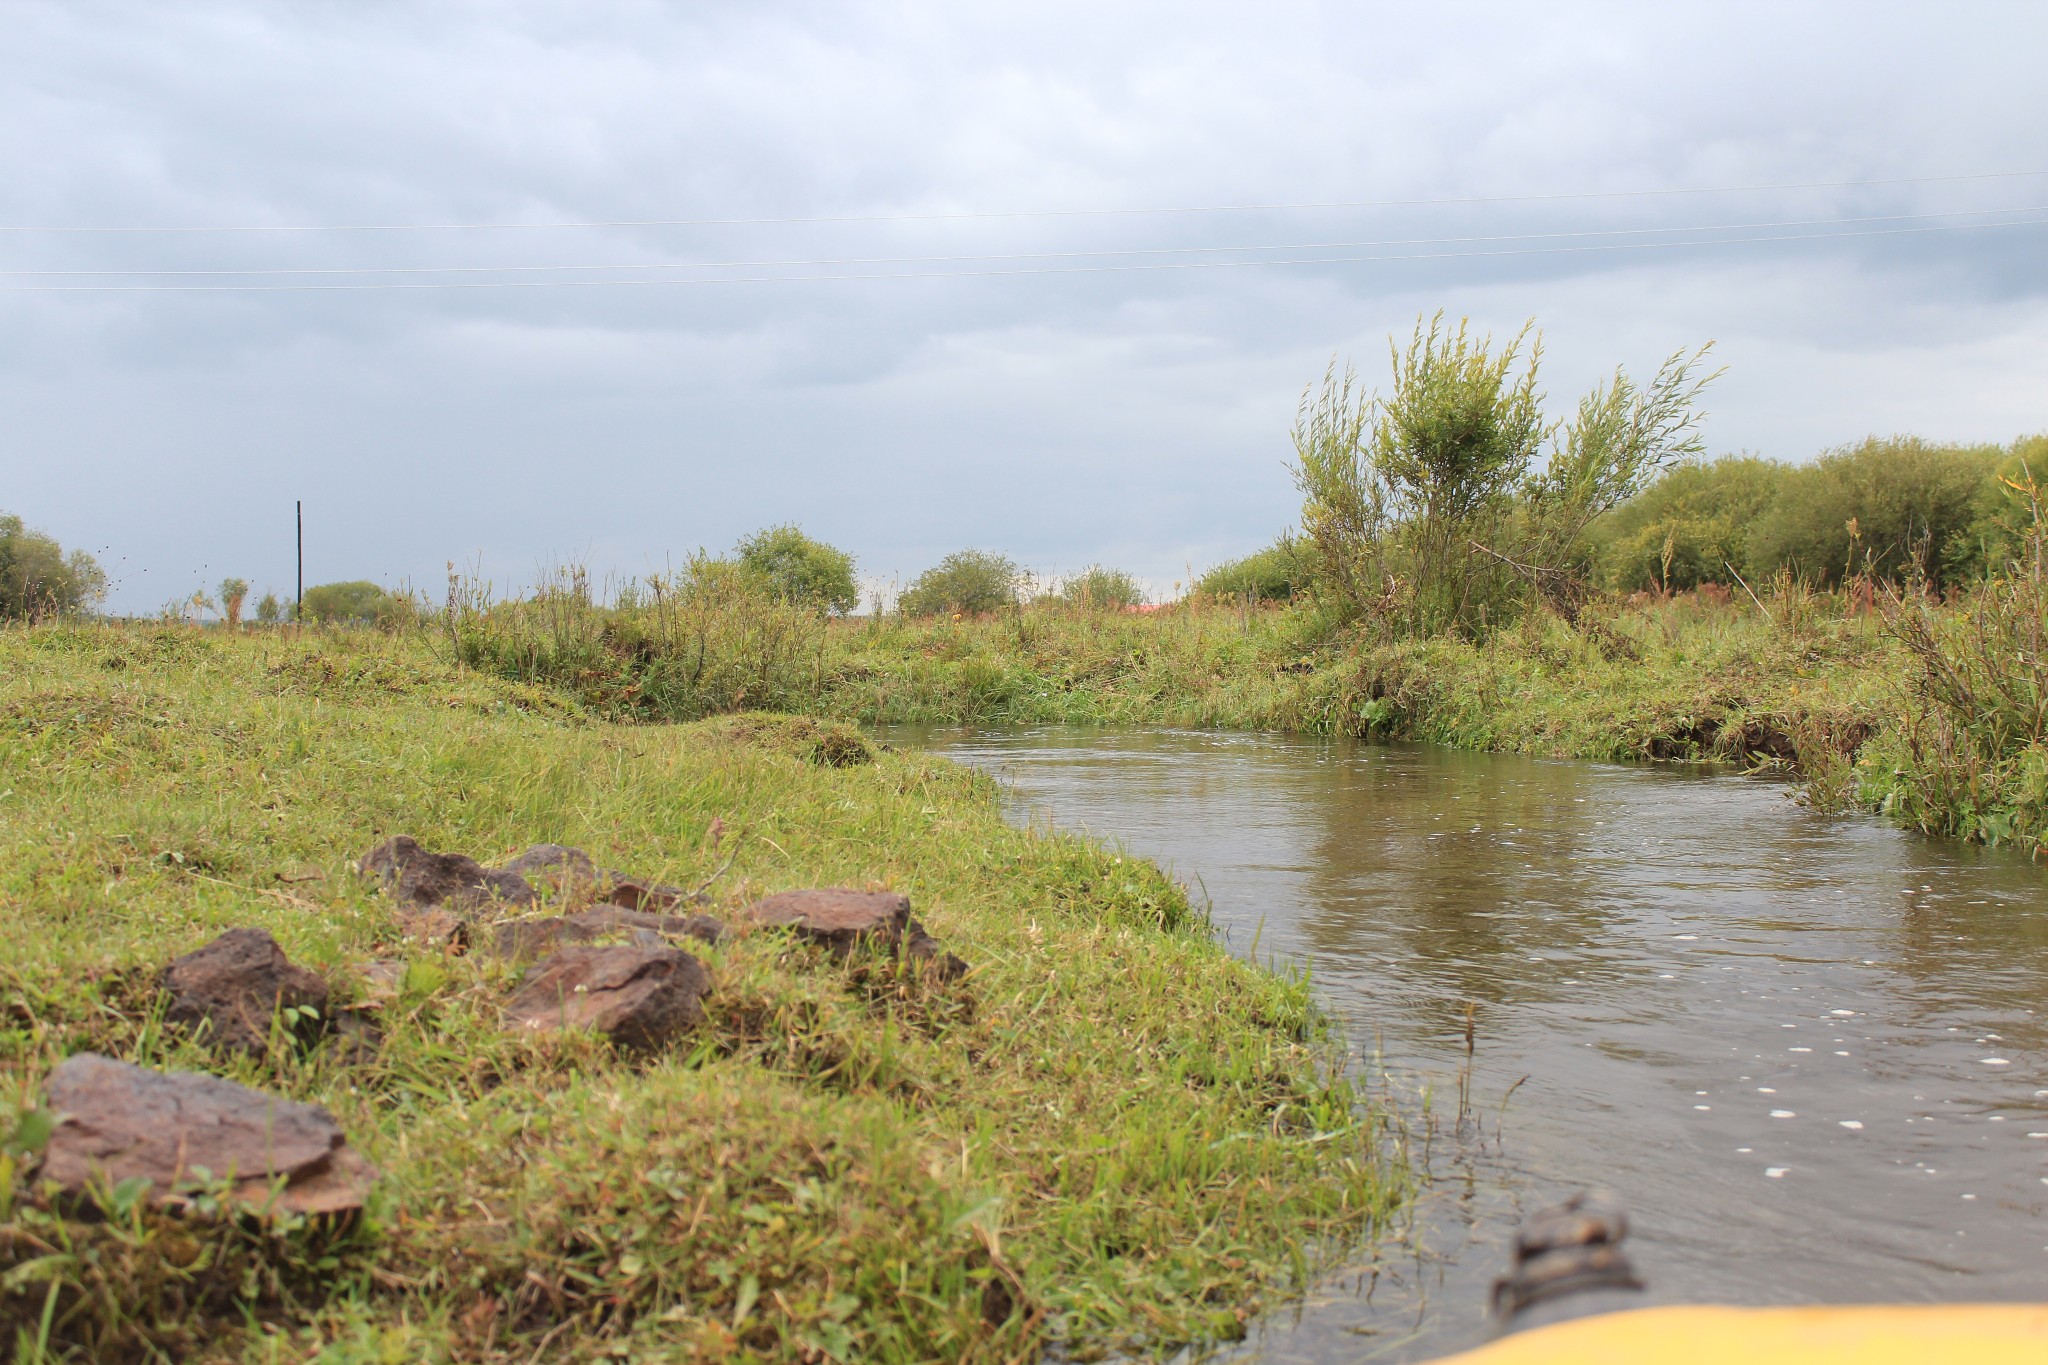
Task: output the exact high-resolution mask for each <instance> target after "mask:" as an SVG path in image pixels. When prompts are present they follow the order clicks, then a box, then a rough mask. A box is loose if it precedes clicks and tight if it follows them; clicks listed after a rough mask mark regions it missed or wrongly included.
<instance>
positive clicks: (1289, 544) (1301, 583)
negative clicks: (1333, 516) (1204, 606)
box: [1195, 535, 1314, 602]
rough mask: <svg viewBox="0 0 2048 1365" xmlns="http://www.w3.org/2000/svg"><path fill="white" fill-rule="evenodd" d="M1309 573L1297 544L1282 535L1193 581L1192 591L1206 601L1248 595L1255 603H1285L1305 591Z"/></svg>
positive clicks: (1300, 548) (1307, 565)
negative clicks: (1268, 543) (1209, 598)
mask: <svg viewBox="0 0 2048 1365" xmlns="http://www.w3.org/2000/svg"><path fill="white" fill-rule="evenodd" d="M1313 569H1314V565H1313V564H1312V563H1311V561H1310V559H1309V556H1308V555H1307V554H1306V553H1305V552H1304V550H1303V548H1302V544H1301V542H1300V541H1298V540H1296V539H1295V538H1294V537H1293V536H1292V535H1283V536H1281V537H1280V539H1278V540H1277V541H1275V542H1273V543H1272V544H1271V545H1268V546H1267V547H1266V548H1265V549H1263V550H1259V551H1256V552H1254V553H1252V554H1248V555H1246V556H1245V557H1244V558H1243V559H1231V560H1226V561H1224V562H1223V563H1221V564H1218V565H1217V566H1215V567H1214V568H1212V569H1210V570H1208V571H1207V572H1205V573H1204V574H1203V575H1202V576H1201V577H1200V578H1199V579H1197V580H1195V591H1196V592H1197V593H1199V594H1202V595H1203V596H1206V597H1228V598H1242V597H1244V596H1245V595H1246V594H1247V593H1249V594H1250V595H1251V597H1252V599H1253V600H1254V601H1258V602H1286V601H1290V600H1292V599H1293V597H1294V596H1295V595H1296V594H1297V593H1305V592H1307V591H1308V589H1309V584H1310V581H1311V575H1312V572H1313Z"/></svg>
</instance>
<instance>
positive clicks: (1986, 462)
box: [1749, 436, 2005, 586]
mask: <svg viewBox="0 0 2048 1365" xmlns="http://www.w3.org/2000/svg"><path fill="white" fill-rule="evenodd" d="M2004 455H2005V452H2004V451H2003V450H2002V449H2000V448H1999V447H1997V446H1953V445H1937V444H1935V443H1933V442H1931V441H1924V440H1921V439H1920V438H1919V437H1917V436H1893V437H1882V438H1880V437H1872V438H1870V439H1869V440H1866V441H1864V442H1862V443H1861V444H1860V445H1855V446H1847V447H1843V448H1842V449H1839V450H1832V451H1829V452H1828V453H1827V454H1825V455H1823V456H1821V457H1820V459H1818V460H1816V461H1815V462H1814V463H1812V464H1808V465H1797V466H1794V467H1792V468H1790V469H1788V470H1787V471H1786V472H1785V477H1784V479H1783V481H1782V482H1781V484H1780V485H1779V488H1778V494H1777V497H1776V498H1774V499H1773V500H1772V502H1771V505H1770V507H1769V508H1768V509H1767V510H1766V511H1765V512H1764V513H1763V515H1762V516H1761V517H1759V518H1758V520H1757V524H1756V527H1755V529H1754V530H1753V531H1752V532H1751V533H1750V538H1749V555H1750V567H1751V568H1752V569H1753V570H1754V571H1755V573H1756V574H1757V575H1758V576H1766V575H1769V574H1772V573H1775V572H1776V571H1777V570H1779V569H1781V568H1786V569H1790V570H1791V571H1792V572H1793V573H1795V574H1797V575H1798V576H1799V577H1801V578H1803V579H1805V580H1806V581H1808V582H1810V583H1816V584H1821V585H1824V586H1833V585H1834V584H1837V583H1840V582H1841V581H1842V579H1843V578H1844V577H1845V576H1847V575H1849V574H1854V573H1860V572H1863V571H1865V568H1866V566H1867V567H1868V570H1869V572H1871V573H1873V574H1875V575H1877V576H1878V577H1881V578H1899V577H1903V576H1906V575H1908V574H1912V573H1916V572H1919V571H1921V570H1923V569H1924V570H1925V572H1926V573H1927V575H1928V576H1929V577H1930V578H1931V579H1932V580H1933V581H1934V582H1935V583H1937V584H1940V585H1944V586H1945V585H1947V584H1950V583H1955V582H1961V581H1963V580H1965V579H1968V578H1970V577H1972V576H1974V575H1975V574H1976V573H1977V572H1978V571H1980V570H1981V569H1982V567H1983V551H1982V549H1981V547H1980V546H1979V544H1978V542H1977V538H1976V537H1975V536H1974V535H1973V534H1972V529H1973V524H1974V523H1975V522H1976V521H1977V519H1978V517H1979V516H1980V514H1981V513H1980V507H1981V503H1980V494H1981V492H1982V490H1983V488H1984V486H1985V484H1986V483H1988V482H1989V481H1990V480H1991V478H1992V475H1993V473H1994V471H1995V470H1996V468H1997V467H1998V464H1999V462H2000V460H2001V458H2002V457H2003V456H2004Z"/></svg>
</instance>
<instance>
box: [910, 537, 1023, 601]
mask: <svg viewBox="0 0 2048 1365" xmlns="http://www.w3.org/2000/svg"><path fill="white" fill-rule="evenodd" d="M1023 577H1024V574H1023V571H1022V570H1020V569H1019V568H1018V567H1017V566H1016V564H1015V563H1014V562H1012V561H1011V560H1008V559H1005V558H1004V557H1003V556H1001V555H999V554H991V553H990V552H988V551H986V550H956V551H954V552H953V553H952V554H949V555H947V556H946V557H945V558H944V559H942V560H940V561H939V562H938V563H937V564H935V565H934V566H932V567H931V568H929V569H926V570H925V571H924V572H923V573H921V574H919V575H918V576H917V578H916V579H915V581H913V582H912V583H911V585H910V586H909V587H907V588H905V589H904V590H903V593H902V595H901V596H900V597H898V598H897V599H896V609H897V610H898V611H900V612H902V613H903V614H904V615H906V616H937V615H938V614H940V613H941V612H948V611H957V612H964V613H967V614H970V615H971V614H973V613H975V612H983V611H996V610H999V609H1000V608H1003V607H1007V606H1012V605H1014V604H1015V603H1016V601H1017V585H1018V583H1019V582H1020V581H1022V579H1023Z"/></svg>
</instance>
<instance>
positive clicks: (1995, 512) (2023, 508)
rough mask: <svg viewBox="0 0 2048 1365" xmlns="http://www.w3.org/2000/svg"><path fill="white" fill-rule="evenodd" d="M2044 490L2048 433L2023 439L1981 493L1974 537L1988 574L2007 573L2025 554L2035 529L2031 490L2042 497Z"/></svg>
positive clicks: (2047, 484) (1972, 530)
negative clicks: (2014, 558) (2027, 539)
mask: <svg viewBox="0 0 2048 1365" xmlns="http://www.w3.org/2000/svg"><path fill="white" fill-rule="evenodd" d="M2043 488H2048V433H2044V434H2042V435H2039V436H2022V437H2021V438H2020V439H2019V440H2017V441H2014V442H2013V443H2012V450H2011V453H2010V454H2008V455H2007V456H2006V457H2005V458H2004V459H2003V460H2001V461H1999V463H1998V467H1997V468H1996V469H1994V470H1993V471H1992V476H1991V477H1990V478H1989V479H1986V480H1985V481H1984V485H1983V487H1982V488H1980V489H1979V490H1978V492H1977V499H1976V517H1975V519H1974V520H1973V521H1972V523H1971V526H1970V535H1971V539H1972V540H1973V541H1974V542H1975V545H1974V549H1975V550H1976V553H1977V554H1978V555H1979V556H1980V557H1981V558H1982V560H1983V563H1984V567H1985V568H1986V569H1987V570H1988V571H1990V572H1992V573H1998V572H2001V571H2003V570H2004V568H2005V567H2006V565H2007V564H2008V563H2009V562H2010V561H2011V560H2012V558H2013V557H2014V556H2015V555H2017V554H2019V553H2020V552H2021V550H2022V548H2023V547H2024V545H2025V544H2026V538H2027V535H2028V533H2029V532H2030V531H2031V530H2032V529H2033V527H2034V504H2033V497H2031V496H2030V495H2029V493H2028V490H2029V489H2033V490H2035V492H2036V494H2038V491H2039V490H2040V489H2043Z"/></svg>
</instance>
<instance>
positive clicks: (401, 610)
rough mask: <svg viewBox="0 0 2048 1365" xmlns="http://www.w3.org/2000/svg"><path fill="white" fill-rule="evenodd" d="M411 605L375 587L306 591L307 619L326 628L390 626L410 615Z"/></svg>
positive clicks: (325, 587) (342, 586) (332, 585)
mask: <svg viewBox="0 0 2048 1365" xmlns="http://www.w3.org/2000/svg"><path fill="white" fill-rule="evenodd" d="M409 606H410V604H409V603H407V602H406V600H405V599H404V598H402V597H399V596H398V595H397V594H395V593H391V592H387V591H385V590H384V589H383V588H380V587H378V586H377V585H376V584H375V583H371V582H367V581H365V580H361V579H358V580H356V581H354V582H351V583H322V584H321V585H320V586H318V587H315V588H308V589H306V597H305V604H304V607H303V613H304V619H306V620H308V621H317V622H321V623H323V624H326V623H332V622H338V621H351V622H355V623H357V624H359V625H371V624H374V625H390V624H393V623H395V622H398V621H401V620H403V619H405V618H406V617H407V616H408V615H410V610H409Z"/></svg>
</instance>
